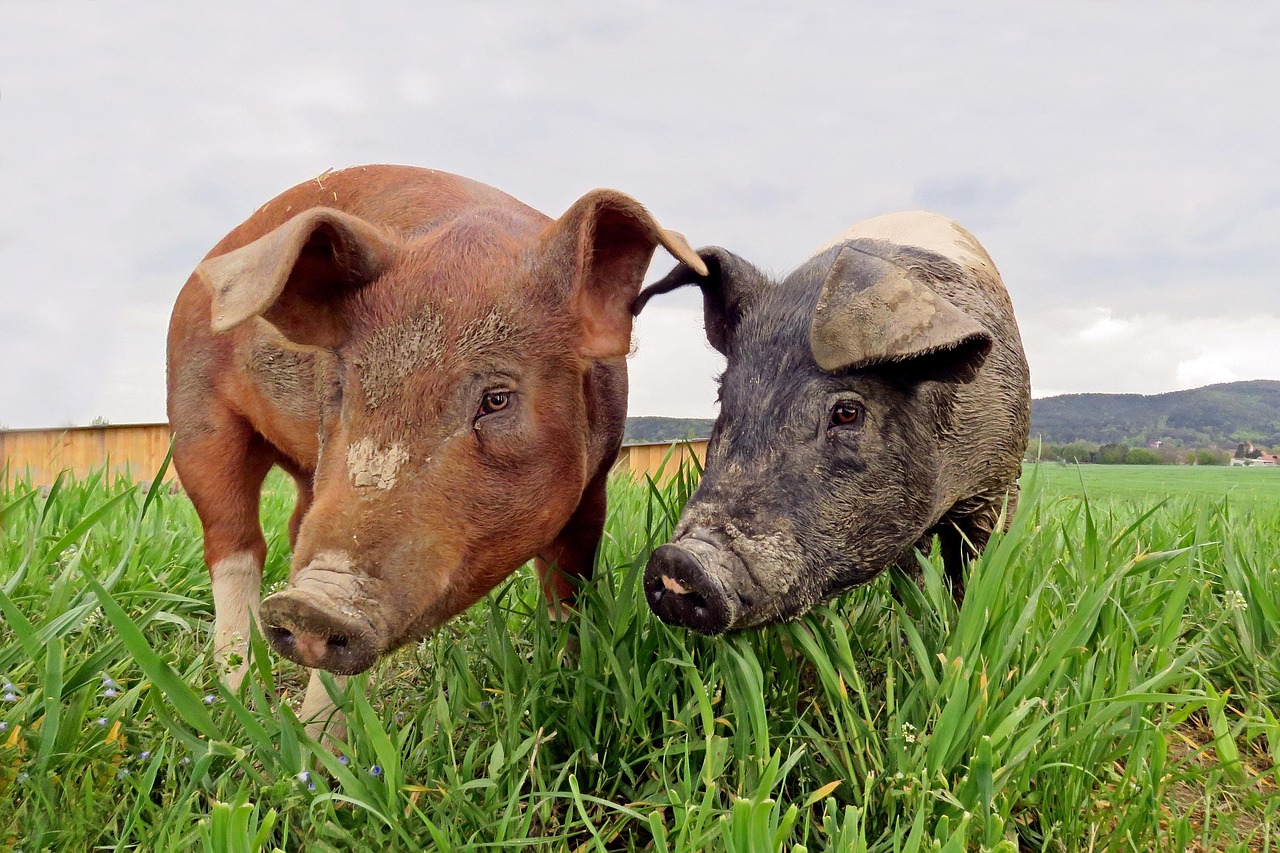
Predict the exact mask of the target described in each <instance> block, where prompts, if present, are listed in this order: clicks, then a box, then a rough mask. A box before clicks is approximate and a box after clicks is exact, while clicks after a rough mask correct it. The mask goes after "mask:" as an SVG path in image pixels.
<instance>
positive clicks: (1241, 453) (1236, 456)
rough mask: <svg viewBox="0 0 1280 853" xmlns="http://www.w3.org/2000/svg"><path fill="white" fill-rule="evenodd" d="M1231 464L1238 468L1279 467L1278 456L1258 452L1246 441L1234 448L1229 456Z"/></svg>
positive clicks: (1279, 458) (1263, 451)
mask: <svg viewBox="0 0 1280 853" xmlns="http://www.w3.org/2000/svg"><path fill="white" fill-rule="evenodd" d="M1231 464H1232V465H1233V466H1240V467H1245V466H1248V467H1254V466H1258V467H1264V468H1274V467H1276V466H1280V456H1276V455H1275V454H1274V453H1268V452H1267V451H1265V450H1259V449H1258V448H1256V447H1254V446H1253V442H1252V441H1246V442H1243V443H1242V444H1240V445H1239V446H1237V447H1236V452H1235V453H1233V454H1232V455H1231Z"/></svg>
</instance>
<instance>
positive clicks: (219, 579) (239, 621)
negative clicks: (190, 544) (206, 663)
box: [209, 551, 262, 691]
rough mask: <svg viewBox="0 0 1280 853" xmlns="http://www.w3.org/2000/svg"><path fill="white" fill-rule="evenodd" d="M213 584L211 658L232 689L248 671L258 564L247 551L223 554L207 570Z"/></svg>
mask: <svg viewBox="0 0 1280 853" xmlns="http://www.w3.org/2000/svg"><path fill="white" fill-rule="evenodd" d="M209 574H210V580H211V583H212V586H213V660H214V663H215V665H216V666H217V667H218V675H219V677H220V678H221V679H222V681H223V683H225V684H226V685H227V687H228V688H229V689H231V690H232V691H235V690H238V689H239V687H240V682H242V681H244V676H245V673H247V672H248V671H249V632H250V627H249V626H250V625H251V624H252V623H253V622H254V621H257V618H258V599H259V597H260V596H261V593H262V566H261V565H259V564H258V560H257V558H256V557H255V556H254V555H253V554H252V553H251V552H249V551H240V552H237V553H235V554H232V555H231V556H229V557H224V558H223V559H221V560H219V561H218V562H216V563H214V564H213V567H212V568H211V569H210V570H209Z"/></svg>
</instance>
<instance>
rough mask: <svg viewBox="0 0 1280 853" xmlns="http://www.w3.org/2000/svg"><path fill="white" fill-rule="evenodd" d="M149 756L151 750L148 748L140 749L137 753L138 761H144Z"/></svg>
mask: <svg viewBox="0 0 1280 853" xmlns="http://www.w3.org/2000/svg"><path fill="white" fill-rule="evenodd" d="M150 757H151V750H149V749H144V750H142V752H139V753H138V760H139V761H146V760H147V759H148V758H150Z"/></svg>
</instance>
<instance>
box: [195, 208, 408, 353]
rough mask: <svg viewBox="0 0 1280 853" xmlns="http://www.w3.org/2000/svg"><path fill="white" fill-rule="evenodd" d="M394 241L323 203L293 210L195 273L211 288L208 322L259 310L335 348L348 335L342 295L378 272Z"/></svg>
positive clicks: (285, 330) (234, 321) (288, 329)
mask: <svg viewBox="0 0 1280 853" xmlns="http://www.w3.org/2000/svg"><path fill="white" fill-rule="evenodd" d="M393 250H394V243H393V241H392V240H391V238H390V237H389V236H388V235H386V234H384V233H383V232H382V231H381V230H380V229H378V228H376V227H375V226H373V225H371V224H369V223H368V222H366V221H364V220H363V219H360V218H359V217H356V216H351V215H350V214H346V213H342V212H341V211H338V210H333V209H330V208H325V207H318V208H313V209H311V210H307V211H304V212H303V213H299V214H298V215H297V216H295V217H293V218H292V219H290V220H289V221H287V222H285V223H284V224H282V225H280V226H279V227H277V228H276V229H275V230H273V231H270V232H269V233H267V234H264V235H263V236H261V237H259V238H258V239H257V240H254V241H253V242H252V243H249V244H248V245H246V246H241V247H240V248H238V249H234V250H232V251H230V252H227V253H226V254H224V255H218V256H217V257H213V258H207V259H205V260H204V261H203V262H202V263H201V264H200V266H198V267H196V275H198V276H199V277H200V278H201V279H203V280H204V282H205V284H207V285H208V286H209V288H210V289H211V290H212V291H213V329H214V331H217V332H225V331H227V330H228V329H233V328H235V327H236V326H238V325H240V324H241V323H243V322H245V321H246V320H248V319H249V318H251V317H262V318H263V319H264V320H266V321H267V322H269V323H271V324H272V325H274V326H275V327H276V328H278V329H279V330H280V331H281V333H282V334H284V336H285V337H287V338H289V339H290V340H292V341H295V342H297V343H300V344H308V345H312V346H322V347H336V346H338V345H340V344H341V343H342V342H343V341H344V340H345V339H346V337H347V320H346V317H345V315H344V313H343V305H342V303H343V300H344V298H345V297H346V296H347V295H349V294H350V293H352V292H353V291H355V290H358V289H359V288H360V287H363V286H364V285H365V284H368V283H369V282H370V281H372V280H373V279H374V278H376V277H377V276H378V274H379V273H380V272H381V270H382V269H383V268H384V267H385V266H386V264H387V262H388V261H389V259H390V257H391V254H392V251H393Z"/></svg>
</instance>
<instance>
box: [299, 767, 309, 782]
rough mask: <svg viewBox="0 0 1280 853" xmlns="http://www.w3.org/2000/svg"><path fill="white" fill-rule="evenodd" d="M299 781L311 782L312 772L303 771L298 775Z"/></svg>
mask: <svg viewBox="0 0 1280 853" xmlns="http://www.w3.org/2000/svg"><path fill="white" fill-rule="evenodd" d="M298 781H299V782H310V781H311V772H310V771H309V770H303V771H302V772H301V773H299V774H298Z"/></svg>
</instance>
